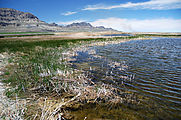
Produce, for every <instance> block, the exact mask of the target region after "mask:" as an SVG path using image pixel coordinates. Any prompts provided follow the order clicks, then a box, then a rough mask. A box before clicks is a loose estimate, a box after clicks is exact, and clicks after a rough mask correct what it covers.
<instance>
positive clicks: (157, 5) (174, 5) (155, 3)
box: [82, 0, 181, 10]
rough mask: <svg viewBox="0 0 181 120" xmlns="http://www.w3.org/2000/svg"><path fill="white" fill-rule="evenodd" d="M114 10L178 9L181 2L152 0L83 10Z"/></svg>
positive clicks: (96, 6)
mask: <svg viewBox="0 0 181 120" xmlns="http://www.w3.org/2000/svg"><path fill="white" fill-rule="evenodd" d="M114 8H137V9H158V10H164V9H178V8H181V0H150V1H146V2H137V3H132V2H128V3H125V4H119V5H112V6H106V5H103V4H97V5H88V6H86V7H85V8H84V9H82V10H98V9H105V10H109V9H114Z"/></svg>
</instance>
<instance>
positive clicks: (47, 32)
mask: <svg viewBox="0 0 181 120" xmlns="http://www.w3.org/2000/svg"><path fill="white" fill-rule="evenodd" d="M32 33H42V34H47V33H49V32H3V33H0V34H32Z"/></svg>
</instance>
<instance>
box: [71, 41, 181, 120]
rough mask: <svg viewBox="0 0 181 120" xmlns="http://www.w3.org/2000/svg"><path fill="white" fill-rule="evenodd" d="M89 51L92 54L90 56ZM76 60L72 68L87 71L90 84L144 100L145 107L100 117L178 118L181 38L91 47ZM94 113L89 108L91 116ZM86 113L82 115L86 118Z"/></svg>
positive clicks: (180, 83)
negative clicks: (124, 92)
mask: <svg viewBox="0 0 181 120" xmlns="http://www.w3.org/2000/svg"><path fill="white" fill-rule="evenodd" d="M90 50H93V51H94V52H93V53H91V54H90ZM75 58H76V61H73V64H74V67H76V68H78V69H83V70H85V71H89V72H90V73H91V75H90V76H91V78H92V81H94V82H100V81H101V82H103V83H107V84H112V85H113V86H115V87H117V88H119V89H124V90H127V91H130V92H133V93H135V94H137V95H139V96H143V98H144V97H145V99H144V100H143V101H142V103H144V104H141V105H140V104H139V105H126V107H123V106H124V105H123V106H120V107H119V110H118V109H115V110H113V111H112V110H105V109H104V110H105V111H103V113H104V114H103V113H102V114H101V113H100V114H99V115H100V116H99V117H101V118H102V116H104V115H108V114H109V113H110V112H113V113H112V114H111V115H112V117H111V118H110V119H118V118H121V116H124V114H126V115H128V116H126V117H125V118H132V117H133V116H134V117H135V119H180V118H181V115H180V114H181V38H153V39H151V40H133V41H129V42H125V43H119V44H109V45H106V46H94V47H90V48H89V50H87V51H79V52H78V56H76V57H75ZM123 108H124V110H126V111H127V112H125V111H124V110H123ZM89 109H90V108H89ZM96 110H97V111H101V110H100V109H96ZM96 110H95V108H94V107H92V112H91V113H92V114H93V113H94V112H95V111H96ZM83 111H86V110H85V109H84V110H83ZM90 111H91V109H90V110H89V113H90ZM106 111H107V112H106ZM128 111H129V112H128ZM120 112H121V113H120ZM89 113H87V112H83V113H82V115H85V116H86V115H87V116H89ZM101 115H102V116H101ZM119 115H121V116H119ZM129 115H130V116H132V117H130V116H129ZM90 116H91V115H90ZM115 116H117V117H115ZM105 118H109V117H108V116H107V117H105Z"/></svg>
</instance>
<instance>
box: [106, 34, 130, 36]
mask: <svg viewBox="0 0 181 120" xmlns="http://www.w3.org/2000/svg"><path fill="white" fill-rule="evenodd" d="M103 36H133V35H132V34H108V35H103Z"/></svg>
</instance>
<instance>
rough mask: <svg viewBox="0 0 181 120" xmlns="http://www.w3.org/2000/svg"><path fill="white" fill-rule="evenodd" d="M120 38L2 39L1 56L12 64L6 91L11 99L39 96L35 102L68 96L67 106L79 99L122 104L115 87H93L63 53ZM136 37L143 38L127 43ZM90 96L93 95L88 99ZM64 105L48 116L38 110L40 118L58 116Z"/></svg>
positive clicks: (126, 38) (0, 45) (56, 107)
mask: <svg viewBox="0 0 181 120" xmlns="http://www.w3.org/2000/svg"><path fill="white" fill-rule="evenodd" d="M120 38H121V39H122V37H116V38H90V39H73V40H71V39H65V40H45V41H23V40H0V53H1V54H8V55H9V58H8V62H9V64H8V65H7V66H6V69H5V74H4V75H3V77H4V80H3V82H4V83H6V84H8V85H9V86H10V87H9V88H8V89H7V90H6V95H7V96H8V97H11V98H12V99H14V98H15V97H16V96H18V97H20V98H25V99H26V98H30V97H32V96H34V95H36V96H35V99H37V98H39V97H40V96H41V97H42V96H43V97H46V96H49V97H52V96H56V97H55V98H56V99H57V97H58V98H61V99H62V97H63V96H65V98H66V99H67V101H65V102H64V104H66V103H68V102H72V101H73V100H75V99H77V98H79V99H78V101H81V102H82V103H85V102H86V103H87V102H88V101H89V102H90V101H93V102H96V101H97V100H102V101H106V100H113V98H115V100H117V102H118V103H119V100H123V99H119V97H118V96H117V94H118V93H119V92H120V91H119V90H118V91H117V92H118V93H115V89H113V88H112V86H109V85H105V84H96V85H91V84H92V83H91V81H89V79H88V78H87V77H86V76H85V75H84V74H82V71H79V70H76V69H73V68H71V67H70V66H69V65H68V62H67V60H66V56H65V55H64V54H63V53H64V52H66V51H69V50H73V48H74V47H76V46H79V45H83V44H90V43H95V42H97V41H102V42H106V41H114V40H119V39H120ZM133 38H140V36H130V37H124V39H125V41H126V40H129V39H133ZM90 93H91V96H89V95H90ZM105 94H106V95H105ZM87 96H89V97H87ZM98 97H99V99H98ZM63 99H64V98H63ZM113 101H114V100H113ZM44 102H45V101H44ZM61 102H62V101H61ZM64 104H61V105H60V104H59V105H57V106H54V108H55V109H54V110H51V111H49V113H47V114H46V116H45V115H44V116H41V111H45V109H43V110H42V109H41V110H39V113H38V116H37V118H42V117H43V118H49V117H50V116H53V115H52V112H54V113H58V112H59V111H60V107H62V106H63V105H64ZM35 106H36V105H35ZM35 106H34V107H32V106H31V107H30V106H27V108H28V109H27V112H26V115H25V117H30V116H32V114H33V115H34V114H36V113H33V111H34V110H35V111H36V109H37V107H35ZM43 108H44V107H43ZM31 112H32V113H31ZM33 117H35V116H33Z"/></svg>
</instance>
